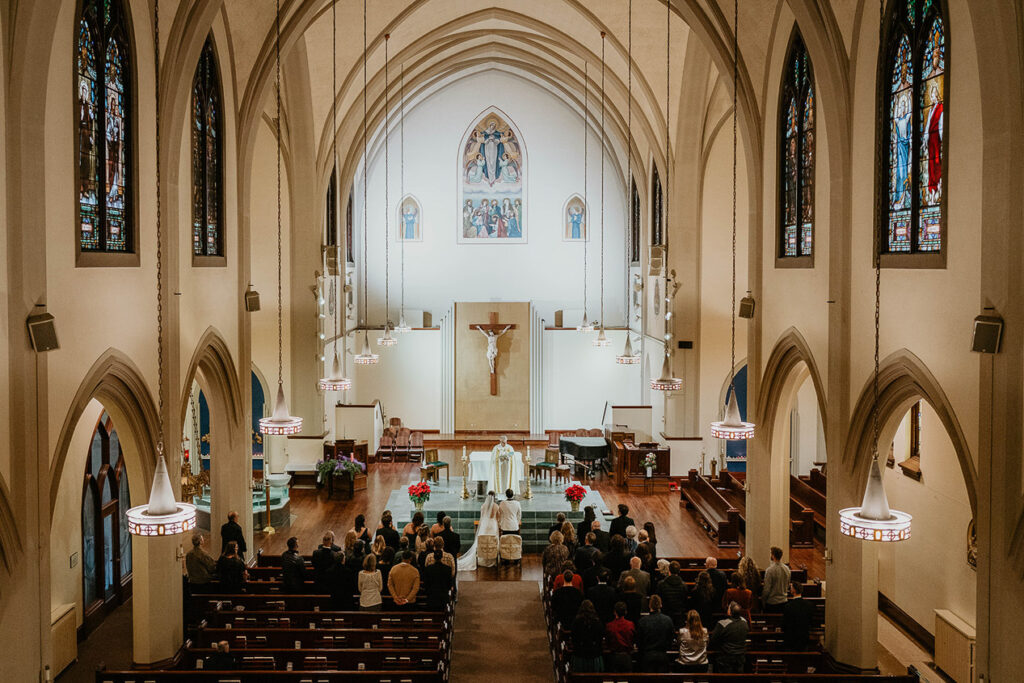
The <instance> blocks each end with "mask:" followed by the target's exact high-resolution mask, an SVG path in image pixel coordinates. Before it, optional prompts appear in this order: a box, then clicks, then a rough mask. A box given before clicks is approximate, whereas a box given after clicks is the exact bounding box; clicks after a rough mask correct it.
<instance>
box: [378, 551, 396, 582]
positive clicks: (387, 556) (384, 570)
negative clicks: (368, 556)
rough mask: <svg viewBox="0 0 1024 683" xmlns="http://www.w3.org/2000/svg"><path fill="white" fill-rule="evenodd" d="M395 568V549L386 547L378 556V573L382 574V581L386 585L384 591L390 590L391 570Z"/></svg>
mask: <svg viewBox="0 0 1024 683" xmlns="http://www.w3.org/2000/svg"><path fill="white" fill-rule="evenodd" d="M393 566H395V549H394V548H391V547H388V546H386V545H385V546H384V550H382V551H381V553H380V554H379V555H377V571H379V572H380V578H381V581H382V582H383V584H384V590H385V591H387V588H388V575H389V574H390V573H391V568H392V567H393Z"/></svg>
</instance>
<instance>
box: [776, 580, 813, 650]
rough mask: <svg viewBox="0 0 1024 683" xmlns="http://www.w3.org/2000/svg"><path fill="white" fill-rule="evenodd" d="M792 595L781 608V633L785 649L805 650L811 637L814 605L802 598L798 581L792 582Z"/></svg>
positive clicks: (801, 590)
mask: <svg viewBox="0 0 1024 683" xmlns="http://www.w3.org/2000/svg"><path fill="white" fill-rule="evenodd" d="M792 590H793V597H791V598H790V599H789V600H787V601H786V605H785V607H783V609H782V634H783V641H784V642H785V643H786V649H787V650H791V651H797V650H806V649H807V648H808V646H809V644H810V639H811V623H812V622H813V621H814V605H812V604H811V603H809V602H808V601H806V600H804V585H803V584H802V583H800V582H799V581H794V582H793V584H792Z"/></svg>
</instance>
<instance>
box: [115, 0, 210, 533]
mask: <svg viewBox="0 0 1024 683" xmlns="http://www.w3.org/2000/svg"><path fill="white" fill-rule="evenodd" d="M154 13H155V19H154V21H153V34H154V41H153V42H154V44H155V45H156V66H155V72H156V80H155V83H156V98H155V99H156V135H155V137H156V373H157V399H156V400H157V411H156V415H157V430H158V431H157V435H156V471H155V472H154V473H153V486H152V488H151V489H150V492H149V501H148V502H147V503H146V504H145V505H139V506H136V507H133V508H131V509H129V510H127V511H126V512H125V516H126V517H127V518H128V531H129V533H131V534H133V535H135V536H171V535H174V534H180V533H184V532H186V531H189V530H191V529H195V528H196V506H195V505H193V504H192V503H179V502H178V501H176V500H175V499H174V489H172V488H171V479H170V477H168V476H167V463H166V462H165V461H164V309H163V293H164V287H163V265H164V259H163V230H162V229H161V228H162V225H161V221H160V0H156V2H155V3H154Z"/></svg>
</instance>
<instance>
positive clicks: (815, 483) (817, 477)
mask: <svg viewBox="0 0 1024 683" xmlns="http://www.w3.org/2000/svg"><path fill="white" fill-rule="evenodd" d="M801 479H804V477H801ZM806 480H807V483H808V484H810V485H811V488H812V489H814V490H816V491H819V492H821V495H823V496H826V495H828V487H827V486H826V479H825V473H824V472H822V471H821V470H820V469H818V468H817V467H814V468H811V473H810V474H809V475H807V477H806Z"/></svg>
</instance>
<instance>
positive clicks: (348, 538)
mask: <svg viewBox="0 0 1024 683" xmlns="http://www.w3.org/2000/svg"><path fill="white" fill-rule="evenodd" d="M358 542H359V534H357V533H356V532H355V531H352V530H351V529H349V530H348V531H347V532H345V540H344V541H343V544H342V550H344V551H345V557H348V556H350V555H351V554H352V551H353V550H354V549H355V547H356V543H358ZM359 561H360V562H362V558H360V560H359Z"/></svg>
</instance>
